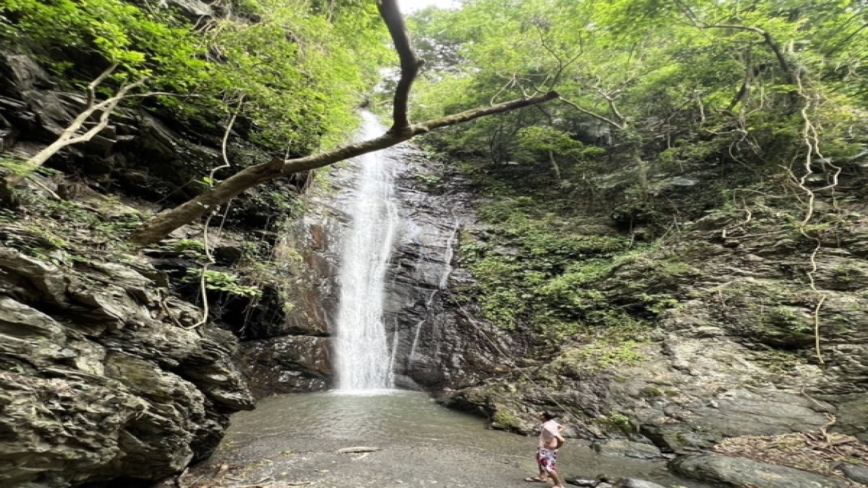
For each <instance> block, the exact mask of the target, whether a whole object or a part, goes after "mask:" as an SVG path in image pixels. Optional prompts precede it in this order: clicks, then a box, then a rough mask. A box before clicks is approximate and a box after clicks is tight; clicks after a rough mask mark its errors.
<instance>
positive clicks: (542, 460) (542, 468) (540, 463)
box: [524, 451, 549, 483]
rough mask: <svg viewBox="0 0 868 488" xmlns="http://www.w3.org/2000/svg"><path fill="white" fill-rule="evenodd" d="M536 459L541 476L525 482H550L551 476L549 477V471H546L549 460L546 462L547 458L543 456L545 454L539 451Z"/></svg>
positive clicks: (530, 478) (527, 479)
mask: <svg viewBox="0 0 868 488" xmlns="http://www.w3.org/2000/svg"><path fill="white" fill-rule="evenodd" d="M535 459H536V465H537V468H538V469H539V474H538V475H537V476H533V477H529V478H525V479H524V480H525V481H538V482H540V483H545V482H546V481H548V480H549V475H548V471H546V464H545V463H546V462H547V460H546V458H545V456H543V454H542V453H541V452H539V451H537V453H536V458H535Z"/></svg>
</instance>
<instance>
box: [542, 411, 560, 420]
mask: <svg viewBox="0 0 868 488" xmlns="http://www.w3.org/2000/svg"><path fill="white" fill-rule="evenodd" d="M542 416H543V418H544V419H546V420H552V419H556V418H558V414H556V413H554V412H552V411H551V410H543V412H542Z"/></svg>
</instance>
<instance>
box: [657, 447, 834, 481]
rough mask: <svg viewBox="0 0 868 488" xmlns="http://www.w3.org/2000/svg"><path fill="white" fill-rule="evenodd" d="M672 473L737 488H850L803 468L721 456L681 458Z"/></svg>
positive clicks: (672, 465)
mask: <svg viewBox="0 0 868 488" xmlns="http://www.w3.org/2000/svg"><path fill="white" fill-rule="evenodd" d="M669 469H671V470H672V471H674V472H676V473H678V474H680V475H682V476H686V477H688V478H693V479H697V480H701V481H706V482H712V483H720V484H723V485H724V486H731V487H736V488H752V487H757V486H762V487H763V488H847V487H849V486H850V485H849V484H848V483H847V482H845V481H842V480H838V479H835V478H829V477H826V476H821V475H818V474H814V473H809V472H807V471H802V470H799V469H793V468H788V467H785V466H776V465H773V464H764V463H759V462H756V461H751V460H750V459H743V458H732V457H727V456H717V455H702V456H690V457H678V458H675V459H673V460H672V461H671V462H670V463H669Z"/></svg>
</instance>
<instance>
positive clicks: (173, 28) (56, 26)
mask: <svg viewBox="0 0 868 488" xmlns="http://www.w3.org/2000/svg"><path fill="white" fill-rule="evenodd" d="M237 7H238V8H236V9H235V11H234V14H230V15H229V16H227V17H222V18H214V19H212V20H210V21H208V22H205V23H204V25H193V24H192V23H190V22H189V21H188V20H187V19H186V18H184V17H183V16H182V15H180V14H178V13H176V12H175V11H174V10H173V9H171V8H168V7H167V6H166V4H152V3H148V2H145V3H140V2H129V1H124V0H10V1H9V2H6V3H5V4H4V5H3V6H2V7H0V13H2V16H3V19H4V20H5V21H4V22H2V23H0V40H3V41H5V42H6V43H12V44H14V45H16V46H17V47H18V48H19V49H28V50H32V51H34V52H36V53H39V54H40V59H41V60H42V61H43V62H44V63H45V64H46V65H47V66H50V67H51V68H52V69H54V71H55V72H57V73H58V74H59V75H61V77H62V78H64V79H66V80H69V85H70V88H72V87H79V88H82V87H83V85H84V84H86V83H87V82H89V81H91V80H92V79H93V78H95V77H96V76H97V75H98V74H99V72H100V70H101V69H104V68H105V67H108V66H109V65H110V64H112V63H118V65H119V66H118V69H117V70H116V71H115V72H114V74H113V75H112V77H111V78H110V80H109V81H108V83H107V84H106V86H105V87H104V88H103V89H104V90H105V91H106V92H108V91H111V90H112V88H113V87H116V86H118V85H120V84H122V83H128V82H131V81H134V80H139V79H142V78H147V80H148V82H147V84H146V87H145V88H144V90H157V91H161V92H168V93H170V94H172V93H174V94H177V95H181V96H183V97H181V98H179V97H172V96H161V97H159V101H160V103H161V104H162V105H163V106H165V107H167V108H169V109H170V110H172V111H173V112H174V114H175V116H176V117H177V118H180V119H182V120H187V121H188V122H191V123H197V124H199V125H201V126H204V127H206V128H213V129H215V130H221V129H222V127H220V126H221V125H222V124H224V123H225V119H226V118H228V114H229V113H231V112H233V111H234V110H235V108H236V107H237V108H238V109H239V114H238V115H239V117H241V119H242V120H243V119H246V122H247V124H246V125H247V127H249V130H250V136H251V137H252V138H253V139H254V140H255V141H257V142H259V143H260V144H262V145H264V146H267V147H269V148H278V149H283V150H286V149H289V150H290V151H291V152H292V153H293V154H305V153H308V152H311V151H313V150H316V149H318V148H321V147H323V146H328V145H331V144H333V143H334V142H335V141H337V140H339V138H341V137H343V136H344V134H345V131H346V130H348V129H349V128H350V127H352V126H354V125H355V122H354V119H353V115H352V109H353V107H354V106H355V105H356V104H357V103H358V102H359V101H360V95H359V94H360V92H362V91H363V90H364V89H365V88H367V87H370V86H371V85H372V84H373V80H374V79H375V77H376V76H377V69H378V67H379V66H380V65H381V63H382V62H383V61H384V55H385V54H386V53H387V52H388V50H387V46H386V45H385V44H384V43H383V42H382V41H383V36H384V30H383V28H382V26H381V22H380V20H379V17H378V15H377V12H376V8H375V5H374V4H373V3H362V2H332V3H330V5H329V7H328V8H327V9H322V8H320V7H317V6H316V5H315V4H311V3H310V2H289V3H287V2H279V1H276V0H248V1H247V2H244V3H239V4H238V5H237ZM238 14H246V15H251V16H253V15H255V17H239V16H237V15H238ZM254 19H255V20H254ZM83 56H88V57H89V58H90V59H91V61H89V62H88V63H86V64H81V63H72V62H70V59H75V58H76V57H83ZM100 66H101V67H100ZM87 69H91V70H94V71H87ZM186 95H193V96H192V97H186ZM242 99H243V103H241V104H239V103H238V100H242ZM227 102H228V103H227Z"/></svg>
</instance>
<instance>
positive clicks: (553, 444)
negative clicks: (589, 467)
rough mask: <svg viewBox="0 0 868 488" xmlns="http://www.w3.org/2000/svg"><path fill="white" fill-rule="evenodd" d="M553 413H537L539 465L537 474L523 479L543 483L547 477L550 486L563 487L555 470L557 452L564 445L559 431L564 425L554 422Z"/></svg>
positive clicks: (553, 487) (537, 460)
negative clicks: (538, 421) (539, 424)
mask: <svg viewBox="0 0 868 488" xmlns="http://www.w3.org/2000/svg"><path fill="white" fill-rule="evenodd" d="M556 417H557V415H555V414H554V413H552V412H549V411H545V412H542V413H540V414H539V418H540V421H542V425H541V426H540V433H539V443H538V445H537V451H536V462H537V465H539V476H533V477H530V478H525V479H524V480H525V481H529V482H532V481H535V482H539V483H545V482H546V481H548V480H549V479H551V480H552V482H553V483H554V485H552V488H564V483H563V481H562V480H561V476H560V475H559V474H558V472H557V462H556V461H557V452H558V449H560V447H561V446H562V445H564V438H563V436H561V431H562V430H564V427H563V426H562V425H560V424H559V423H557V422H555V418H556Z"/></svg>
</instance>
